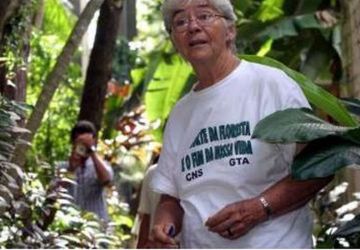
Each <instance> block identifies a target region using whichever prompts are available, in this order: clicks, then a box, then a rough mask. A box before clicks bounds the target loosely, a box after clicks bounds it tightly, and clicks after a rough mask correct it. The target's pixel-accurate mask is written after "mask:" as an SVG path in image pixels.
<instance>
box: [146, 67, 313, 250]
mask: <svg viewBox="0 0 360 250" xmlns="http://www.w3.org/2000/svg"><path fill="white" fill-rule="evenodd" d="M290 107H309V104H308V102H307V100H306V98H305V97H304V95H303V93H302V91H301V89H300V88H299V86H298V85H297V84H296V83H295V82H294V81H293V80H292V79H291V78H289V77H288V76H287V75H286V74H285V73H283V72H282V71H280V70H278V69H275V68H272V67H268V66H263V65H260V64H256V63H250V62H247V61H244V60H242V62H241V63H240V65H239V66H238V67H237V68H236V69H235V70H234V71H233V72H232V73H230V74H229V75H228V76H227V77H226V78H224V79H223V80H221V81H219V82H218V83H216V84H214V85H212V86H211V87H208V88H206V89H203V90H200V91H191V92H190V93H189V94H187V95H186V96H185V97H184V98H182V99H181V100H180V101H179V102H178V103H177V105H176V106H175V107H174V109H173V111H172V113H171V115H170V117H169V120H168V123H167V126H166V129H165V134H164V145H163V149H162V153H161V156H160V160H159V163H158V167H157V170H156V172H155V176H154V178H153V181H152V182H151V186H152V188H153V189H154V190H155V191H156V192H159V193H163V194H168V195H171V196H173V197H176V198H179V199H180V200H181V206H182V208H183V209H184V212H185V213H184V219H183V227H182V240H181V242H180V245H181V247H182V248H311V247H312V239H311V231H312V218H311V215H310V211H309V209H308V207H307V206H304V207H302V208H300V209H297V210H295V211H292V212H290V213H287V214H285V215H282V216H279V217H276V218H273V219H270V220H268V221H266V222H263V223H261V224H259V225H257V226H256V227H254V228H253V229H251V230H250V231H249V232H248V233H247V234H246V235H244V236H242V237H240V238H238V239H236V240H228V239H225V238H223V237H221V236H219V235H218V234H216V233H212V232H210V231H208V230H207V228H206V227H205V226H204V223H205V222H206V220H207V219H208V218H209V216H211V215H213V214H215V213H216V212H217V211H219V210H220V209H222V208H223V207H224V206H226V205H228V204H230V203H233V202H237V201H240V200H244V199H248V198H252V197H255V196H258V195H259V194H260V193H261V192H263V191H264V190H266V189H267V188H269V187H270V186H272V185H273V184H274V183H276V182H278V181H279V180H280V179H282V178H283V177H285V176H286V175H288V174H289V166H290V165H291V162H292V159H293V156H294V153H295V144H287V145H279V144H268V143H264V142H261V141H259V140H256V139H251V134H252V133H253V130H254V127H255V125H256V124H257V123H258V122H259V121H260V120H261V119H262V118H264V117H266V116H268V115H269V114H271V113H273V112H275V111H278V110H283V109H286V108H290ZM290 195H291V194H290ZM284 199H286V197H284Z"/></svg>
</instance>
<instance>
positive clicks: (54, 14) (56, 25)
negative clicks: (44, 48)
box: [42, 0, 76, 42]
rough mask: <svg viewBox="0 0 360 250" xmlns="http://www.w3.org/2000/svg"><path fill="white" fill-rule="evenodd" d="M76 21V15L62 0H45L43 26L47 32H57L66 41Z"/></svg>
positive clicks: (49, 33) (51, 33) (50, 33)
mask: <svg viewBox="0 0 360 250" xmlns="http://www.w3.org/2000/svg"><path fill="white" fill-rule="evenodd" d="M75 21H76V18H75V17H74V15H73V14H72V13H71V12H70V11H69V10H68V9H66V8H65V7H64V5H63V4H62V3H61V1H60V0H46V1H45V15H44V20H43V27H42V30H43V31H44V33H45V34H47V35H53V34H56V36H58V38H59V39H61V41H62V42H65V41H66V39H67V37H68V36H69V34H70V31H71V29H72V27H73V26H74V24H75Z"/></svg>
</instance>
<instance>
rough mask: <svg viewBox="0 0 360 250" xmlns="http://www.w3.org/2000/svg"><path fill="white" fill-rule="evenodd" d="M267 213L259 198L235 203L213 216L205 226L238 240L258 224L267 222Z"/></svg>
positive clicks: (221, 234)
mask: <svg viewBox="0 0 360 250" xmlns="http://www.w3.org/2000/svg"><path fill="white" fill-rule="evenodd" d="M266 218H267V215H266V212H265V210H264V208H263V206H262V204H261V202H260V201H259V199H257V198H253V199H248V200H243V201H239V202H235V203H232V204H229V205H227V206H225V207H224V208H223V209H221V210H220V211H219V212H217V213H216V214H214V215H213V216H211V217H210V218H209V219H208V220H207V221H206V222H205V225H206V226H207V227H208V229H209V230H210V231H211V232H214V233H218V234H219V235H220V236H222V237H224V238H227V239H231V240H234V239H237V238H239V237H241V236H242V235H244V234H246V233H247V232H248V231H249V230H250V229H252V228H253V227H254V226H256V225H257V224H258V223H260V222H262V221H264V220H266Z"/></svg>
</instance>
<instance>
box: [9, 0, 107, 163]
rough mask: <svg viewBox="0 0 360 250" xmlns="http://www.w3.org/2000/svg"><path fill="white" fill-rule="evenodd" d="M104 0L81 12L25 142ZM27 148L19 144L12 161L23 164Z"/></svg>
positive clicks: (37, 109)
mask: <svg viewBox="0 0 360 250" xmlns="http://www.w3.org/2000/svg"><path fill="white" fill-rule="evenodd" d="M103 1H104V0H91V1H90V2H89V3H88V4H87V6H86V7H85V9H84V11H83V12H82V13H81V16H80V17H79V19H78V21H77V23H76V24H75V27H74V28H73V30H72V32H71V34H70V36H69V38H68V40H67V42H66V44H65V46H64V48H63V50H62V51H61V53H60V55H59V56H58V58H57V61H56V63H55V66H54V68H53V69H52V71H51V72H50V73H49V75H48V76H47V78H46V81H45V84H44V86H43V89H42V91H41V93H40V96H39V98H38V100H37V102H36V105H35V108H34V111H33V112H32V113H31V115H30V117H29V120H28V121H27V123H26V126H25V127H26V129H28V130H29V131H30V133H28V134H26V135H25V136H23V137H22V139H23V140H25V142H27V143H31V141H32V139H33V138H34V135H35V133H36V131H37V130H38V129H39V127H40V124H41V121H42V119H43V117H44V114H45V111H46V109H47V108H48V106H49V104H50V101H51V99H52V97H53V96H54V94H55V91H56V89H57V88H58V86H59V84H60V82H61V80H62V77H63V76H64V75H65V73H66V69H67V66H68V65H69V63H70V61H71V58H72V56H73V55H74V53H75V51H76V49H77V48H78V46H79V44H80V41H81V38H82V36H83V35H84V33H85V31H86V30H87V28H88V26H89V24H90V21H91V19H92V18H93V16H94V14H95V12H96V11H97V10H98V9H99V8H100V6H101V4H102V3H103ZM27 149H28V145H27V144H24V143H23V144H18V145H17V146H16V149H15V153H14V155H13V157H12V161H13V162H14V163H16V164H17V165H19V166H23V165H24V163H25V159H26V157H25V154H26V150H27Z"/></svg>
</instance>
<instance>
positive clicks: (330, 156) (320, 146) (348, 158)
mask: <svg viewBox="0 0 360 250" xmlns="http://www.w3.org/2000/svg"><path fill="white" fill-rule="evenodd" d="M352 164H360V147H359V144H357V143H354V142H351V141H349V140H345V139H342V138H339V137H335V136H329V137H325V138H321V139H318V140H315V141H312V142H311V143H309V144H308V145H307V147H305V149H304V150H303V151H301V153H300V154H298V155H297V156H296V157H295V160H294V162H293V164H292V166H291V170H292V171H291V173H292V175H293V177H294V178H295V179H300V180H307V179H312V178H321V177H326V176H330V175H333V174H335V172H336V171H337V170H339V169H341V168H344V167H347V166H349V165H352Z"/></svg>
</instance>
